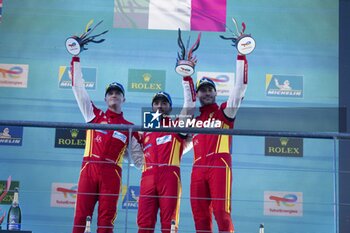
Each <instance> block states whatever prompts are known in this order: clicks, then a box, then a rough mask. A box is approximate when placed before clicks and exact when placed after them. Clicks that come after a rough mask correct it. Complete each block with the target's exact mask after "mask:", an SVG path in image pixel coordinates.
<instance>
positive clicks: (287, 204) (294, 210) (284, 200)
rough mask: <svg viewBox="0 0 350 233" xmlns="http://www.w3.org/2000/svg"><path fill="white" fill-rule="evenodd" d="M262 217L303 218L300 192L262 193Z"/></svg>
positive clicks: (301, 194)
mask: <svg viewBox="0 0 350 233" xmlns="http://www.w3.org/2000/svg"><path fill="white" fill-rule="evenodd" d="M264 215H273V216H289V217H299V216H303V193H302V192H282V191H265V192H264Z"/></svg>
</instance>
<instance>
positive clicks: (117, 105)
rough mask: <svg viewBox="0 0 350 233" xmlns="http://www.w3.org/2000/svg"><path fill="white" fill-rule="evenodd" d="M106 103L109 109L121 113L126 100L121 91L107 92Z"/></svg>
mask: <svg viewBox="0 0 350 233" xmlns="http://www.w3.org/2000/svg"><path fill="white" fill-rule="evenodd" d="M105 102H106V104H107V106H108V108H109V109H111V110H113V111H115V112H119V111H121V106H122V104H123V103H124V102H125V98H124V95H123V93H122V92H121V91H120V90H118V89H112V90H110V91H108V92H107V94H106V97H105Z"/></svg>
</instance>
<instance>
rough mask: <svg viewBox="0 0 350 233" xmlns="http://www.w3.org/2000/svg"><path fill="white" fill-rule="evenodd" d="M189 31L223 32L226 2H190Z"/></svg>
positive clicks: (220, 0) (210, 0) (195, 0)
mask: <svg viewBox="0 0 350 233" xmlns="http://www.w3.org/2000/svg"><path fill="white" fill-rule="evenodd" d="M191 8H192V9H191V30H194V31H220V32H224V31H225V24H226V0H192V5H191Z"/></svg>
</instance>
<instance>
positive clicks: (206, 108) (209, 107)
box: [199, 103, 219, 113]
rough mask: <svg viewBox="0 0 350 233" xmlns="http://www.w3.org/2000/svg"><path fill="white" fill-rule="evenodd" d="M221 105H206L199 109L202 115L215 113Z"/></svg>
mask: <svg viewBox="0 0 350 233" xmlns="http://www.w3.org/2000/svg"><path fill="white" fill-rule="evenodd" d="M218 108H219V105H217V103H213V104H208V105H204V106H202V107H200V108H199V111H200V112H201V113H204V112H214V111H215V110H218Z"/></svg>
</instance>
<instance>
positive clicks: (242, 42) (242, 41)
mask: <svg viewBox="0 0 350 233" xmlns="http://www.w3.org/2000/svg"><path fill="white" fill-rule="evenodd" d="M232 21H233V24H234V25H235V28H236V33H235V32H233V31H232V30H230V29H229V30H230V31H231V32H232V34H233V37H225V36H221V35H220V37H221V38H222V39H224V40H231V41H232V42H233V44H232V46H234V47H236V49H237V51H238V52H239V53H240V54H242V55H248V54H250V53H251V52H253V50H254V49H255V40H254V39H253V37H251V35H250V34H245V33H244V31H245V29H246V26H245V23H244V22H242V31H239V30H238V26H237V22H236V20H235V19H234V18H232Z"/></svg>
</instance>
